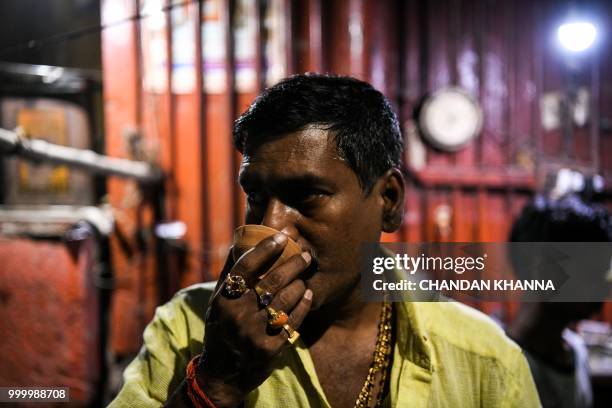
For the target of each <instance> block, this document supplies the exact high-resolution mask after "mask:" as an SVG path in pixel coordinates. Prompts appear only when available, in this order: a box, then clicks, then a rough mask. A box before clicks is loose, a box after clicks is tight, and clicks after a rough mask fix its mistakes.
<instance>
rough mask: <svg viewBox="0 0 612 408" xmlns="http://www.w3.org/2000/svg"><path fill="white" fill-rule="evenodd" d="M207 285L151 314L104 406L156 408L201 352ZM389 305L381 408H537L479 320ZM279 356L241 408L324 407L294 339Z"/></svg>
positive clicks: (498, 333)
mask: <svg viewBox="0 0 612 408" xmlns="http://www.w3.org/2000/svg"><path fill="white" fill-rule="evenodd" d="M214 285H215V284H214V282H213V283H203V284H198V285H194V286H191V287H189V288H186V289H183V290H181V291H180V292H178V293H177V294H176V295H175V297H174V298H173V299H172V300H171V301H170V302H168V303H166V304H165V305H163V306H160V307H158V308H157V310H156V312H155V317H154V319H153V321H152V322H151V323H149V325H148V326H147V328H146V329H145V331H144V345H143V346H142V349H141V350H140V353H139V354H138V356H137V357H136V358H135V359H134V361H132V362H131V363H130V365H129V366H128V367H127V368H126V370H125V372H124V374H123V379H124V385H123V388H122V389H121V391H120V392H119V395H117V397H116V398H115V400H114V401H113V402H112V403H111V404H110V406H111V407H159V406H161V405H162V404H163V402H164V401H165V400H166V399H167V397H168V396H169V395H171V394H172V392H173V391H174V389H175V388H176V387H177V386H178V385H179V384H180V383H181V381H182V380H183V378H184V373H185V368H186V366H187V363H188V362H189V360H190V359H191V358H192V357H194V356H195V355H197V354H199V353H200V352H201V351H202V339H203V337H204V322H203V320H202V319H203V316H204V312H205V309H206V306H207V304H208V299H209V297H210V296H211V294H212V291H213V289H214ZM396 306H397V309H396V310H397V313H396V316H397V322H396V324H397V326H396V327H397V341H396V344H395V349H394V355H393V366H392V369H391V379H390V381H391V383H390V384H391V386H390V393H389V398H387V401H386V404H387V405H388V406H391V407H415V408H417V407H452V408H455V407H520V408H530V407H539V406H540V402H539V399H538V395H537V391H536V388H535V386H534V383H533V380H532V377H531V373H530V371H529V367H528V365H527V361H526V359H525V357H524V356H523V354H522V352H521V349H520V348H519V347H518V346H517V345H516V344H515V343H513V342H512V341H511V340H509V339H508V338H507V337H506V336H505V335H504V333H503V331H502V330H501V329H500V328H499V327H498V326H497V325H496V324H495V323H493V322H492V321H491V320H490V319H489V318H488V317H487V316H485V315H484V314H482V313H480V312H478V311H476V310H474V309H472V308H470V307H468V306H465V305H462V304H460V303H458V302H404V303H396ZM347 346H350V344H347ZM283 355H284V356H285V357H284V358H285V360H286V361H283V364H281V367H282V368H278V369H276V370H275V371H274V372H273V373H272V375H271V376H270V377H269V378H268V379H267V380H266V381H265V382H264V383H263V384H261V385H260V386H259V387H258V388H257V389H255V390H253V391H252V392H251V393H250V394H249V395H248V397H247V400H246V401H245V406H246V407H258V408H265V407H275V408H276V407H289V408H291V407H325V408H328V407H330V405H329V402H328V401H327V399H326V397H325V394H324V392H323V389H322V387H321V385H320V383H319V381H318V379H317V375H316V372H315V368H314V365H313V362H312V359H311V357H310V353H309V352H308V348H306V347H305V346H304V344H303V343H302V342H300V341H299V340H298V342H296V346H295V348H294V351H293V352H291V353H285V354H283ZM339 380H340V381H341V379H339Z"/></svg>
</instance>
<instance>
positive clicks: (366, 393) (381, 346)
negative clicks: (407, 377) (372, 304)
mask: <svg viewBox="0 0 612 408" xmlns="http://www.w3.org/2000/svg"><path fill="white" fill-rule="evenodd" d="M392 317H393V308H392V307H391V304H390V303H388V302H387V301H385V302H384V303H383V307H382V311H381V312H380V321H379V322H378V335H377V337H376V347H374V356H373V359H372V364H371V365H370V369H369V370H368V376H367V377H366V380H365V383H364V384H363V387H362V388H361V392H360V393H359V396H358V397H357V401H356V402H355V408H367V407H368V406H369V404H370V401H371V400H372V389H373V388H374V378H375V377H376V375H377V374H378V373H379V372H380V373H381V378H380V390H379V391H378V394H377V395H376V405H375V407H379V406H380V405H381V403H382V397H383V394H384V390H385V383H386V381H387V374H388V371H389V365H390V363H391V352H392V350H393V348H392V341H393V339H392V336H393V330H392V327H391V325H392V323H393V322H392Z"/></svg>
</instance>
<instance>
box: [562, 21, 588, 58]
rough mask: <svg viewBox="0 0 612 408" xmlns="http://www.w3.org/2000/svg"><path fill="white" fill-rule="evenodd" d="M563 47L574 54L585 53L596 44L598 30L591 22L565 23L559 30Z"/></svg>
mask: <svg viewBox="0 0 612 408" xmlns="http://www.w3.org/2000/svg"><path fill="white" fill-rule="evenodd" d="M557 36H558V37H559V42H561V45H563V47H565V48H566V49H568V50H569V51H573V52H580V51H584V50H586V49H587V48H589V47H590V46H591V45H593V43H594V42H595V38H596V37H597V29H596V28H595V26H594V25H593V24H591V23H589V22H585V21H577V22H571V23H564V24H561V26H559V28H558V29H557Z"/></svg>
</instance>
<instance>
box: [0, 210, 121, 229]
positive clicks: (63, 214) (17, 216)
mask: <svg viewBox="0 0 612 408" xmlns="http://www.w3.org/2000/svg"><path fill="white" fill-rule="evenodd" d="M79 221H87V222H89V223H90V224H92V225H93V226H94V227H96V229H97V230H98V232H100V233H101V234H102V235H105V236H108V235H110V234H111V233H112V232H113V229H114V225H115V219H114V217H113V212H112V208H111V207H110V206H102V207H93V206H85V207H80V206H68V205H31V206H24V205H20V206H18V207H17V206H14V207H13V206H4V205H0V231H1V232H2V234H5V235H19V233H22V232H25V231H27V232H28V233H30V234H32V235H56V234H57V233H58V232H59V234H62V233H63V232H64V231H65V226H66V225H73V224H76V223H77V222H79ZM60 225H62V226H63V227H61V228H60V227H59V226H60Z"/></svg>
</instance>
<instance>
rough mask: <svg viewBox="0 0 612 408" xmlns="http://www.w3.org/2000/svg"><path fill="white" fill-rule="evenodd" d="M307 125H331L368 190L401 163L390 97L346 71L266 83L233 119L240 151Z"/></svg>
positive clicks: (341, 149) (400, 145) (344, 155)
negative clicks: (274, 83) (342, 73)
mask: <svg viewBox="0 0 612 408" xmlns="http://www.w3.org/2000/svg"><path fill="white" fill-rule="evenodd" d="M310 126H315V127H318V128H322V129H324V130H328V131H330V133H331V135H332V136H333V138H334V141H335V143H336V147H337V149H338V154H339V155H340V157H342V158H343V159H344V160H346V162H347V164H348V165H349V166H350V167H351V169H352V170H353V171H354V172H355V174H356V175H357V177H358V179H359V182H360V185H361V187H362V189H363V190H364V191H366V192H369V191H370V190H371V188H372V186H373V185H374V183H375V182H376V180H377V179H378V177H380V176H381V175H383V174H384V173H385V172H386V171H387V170H389V169H390V168H393V167H399V165H400V161H401V153H402V148H403V141H402V137H401V133H400V130H399V125H398V122H397V117H396V116H395V113H394V112H393V110H392V109H391V106H390V105H389V102H388V101H387V99H386V98H385V97H384V96H383V94H382V93H380V92H379V91H377V90H376V89H374V88H373V87H372V86H371V85H370V84H368V83H366V82H363V81H359V80H357V79H354V78H350V77H344V76H331V75H321V74H300V75H295V76H292V77H289V78H287V79H284V80H282V81H281V82H279V83H278V84H276V85H274V86H272V87H271V88H268V89H266V90H265V91H264V92H262V93H261V95H259V96H258V97H257V99H255V101H254V102H253V104H251V106H250V107H249V109H248V110H247V111H246V112H245V113H244V114H242V116H240V118H238V120H236V122H235V124H234V132H233V142H234V146H235V147H236V149H238V150H239V151H240V152H242V153H244V151H245V150H246V149H247V148H248V147H249V146H257V145H258V144H261V143H264V142H266V141H269V140H273V139H274V138H275V137H279V136H283V135H285V134H287V133H292V132H296V131H299V130H303V129H306V128H308V127H310Z"/></svg>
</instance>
